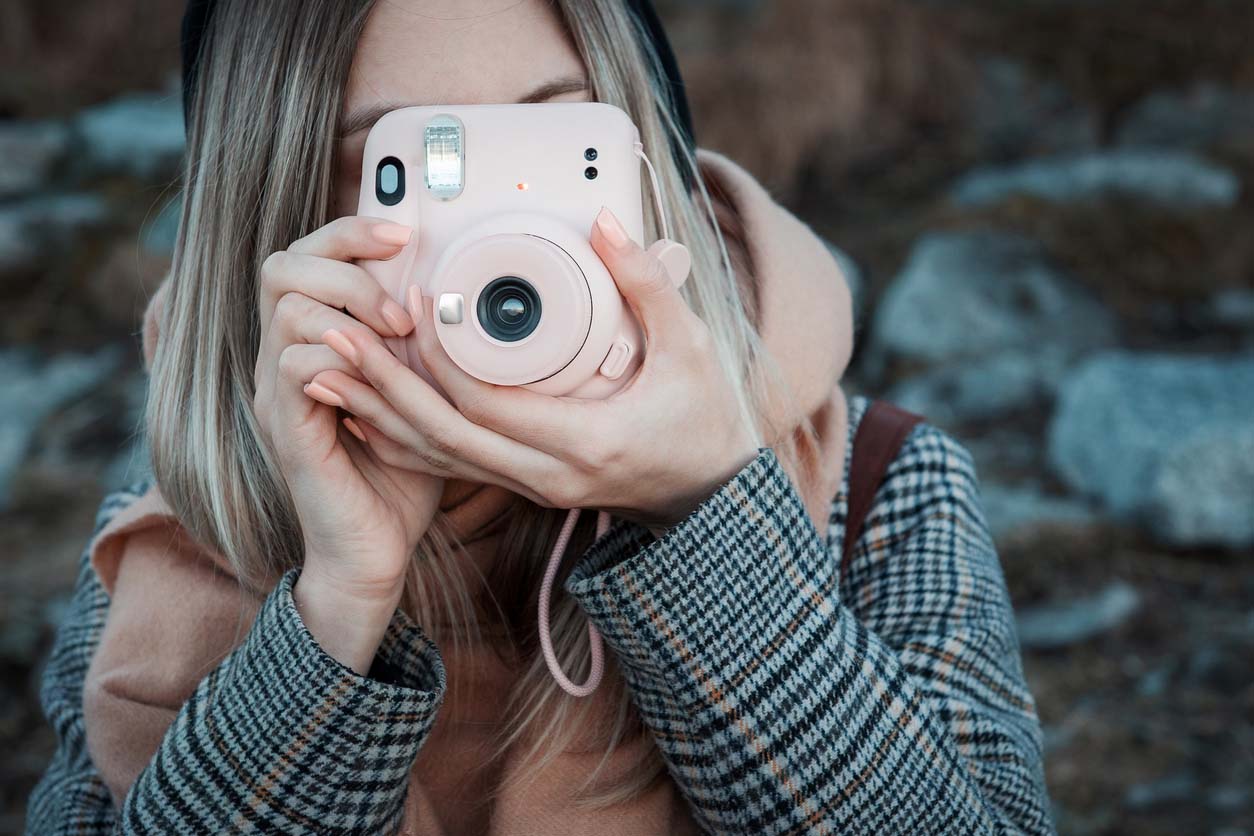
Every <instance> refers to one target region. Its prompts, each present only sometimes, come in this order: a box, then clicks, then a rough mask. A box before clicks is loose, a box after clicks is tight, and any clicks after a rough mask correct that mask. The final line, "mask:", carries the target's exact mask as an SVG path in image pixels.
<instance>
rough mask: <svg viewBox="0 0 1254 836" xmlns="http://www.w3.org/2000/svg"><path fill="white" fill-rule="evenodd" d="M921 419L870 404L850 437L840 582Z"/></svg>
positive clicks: (887, 405)
mask: <svg viewBox="0 0 1254 836" xmlns="http://www.w3.org/2000/svg"><path fill="white" fill-rule="evenodd" d="M922 420H923V416H922V415H915V414H914V413H913V412H907V411H906V410H904V409H902V408H900V407H898V406H894V405H893V404H891V403H888V402H887V401H872V402H871V405H870V406H868V407H867V411H866V414H864V415H863V416H862V420H861V421H860V422H859V423H858V431H857V432H856V433H854V436H853V456H852V459H851V460H850V462H849V505H848V513H847V514H846V515H845V542H844V548H843V551H842V553H841V556H840V579H841V581H842V582H843V581H844V579H845V573H846V572H847V571H848V567H849V561H850V560H851V559H852V557H853V547H854V546H855V545H856V544H857V542H858V538H859V537H861V536H862V526H863V524H864V523H866V516H867V514H868V513H870V511H871V504H872V503H873V502H874V501H875V494H876V492H878V491H879V488H880V483H881V482H883V481H884V473H885V472H886V471H887V470H888V466H889V465H890V464H892V461H893V459H895V458H897V451H898V450H900V449H901V445H902V442H904V441H905V440H906V436H908V435H910V431H911V430H912V429H914V426H915V424H918V423H919V422H920V421H922Z"/></svg>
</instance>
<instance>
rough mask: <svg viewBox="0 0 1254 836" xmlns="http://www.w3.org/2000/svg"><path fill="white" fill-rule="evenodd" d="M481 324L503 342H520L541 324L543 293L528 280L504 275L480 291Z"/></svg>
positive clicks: (478, 310)
mask: <svg viewBox="0 0 1254 836" xmlns="http://www.w3.org/2000/svg"><path fill="white" fill-rule="evenodd" d="M477 313H478V316H479V324H480V325H481V326H483V330H484V331H487V332H488V335H489V336H491V337H494V338H495V339H498V340H501V341H502V342H517V341H518V340H521V339H522V338H523V337H526V336H527V335H528V334H530V333H531V332H532V331H534V330H536V326H537V325H539V324H540V294H539V293H537V292H536V289H535V288H534V287H533V286H532V285H531V282H529V281H527V280H526V279H521V278H519V277H518V276H501V277H500V278H498V279H493V280H492V281H491V282H490V283H489V284H488V286H487V287H485V288H484V289H483V292H482V293H480V294H479V304H478V307H477Z"/></svg>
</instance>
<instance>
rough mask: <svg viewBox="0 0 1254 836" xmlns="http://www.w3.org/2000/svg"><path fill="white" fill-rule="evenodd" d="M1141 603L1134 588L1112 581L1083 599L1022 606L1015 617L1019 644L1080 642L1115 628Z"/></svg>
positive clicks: (1049, 647)
mask: <svg viewBox="0 0 1254 836" xmlns="http://www.w3.org/2000/svg"><path fill="white" fill-rule="evenodd" d="M1140 604H1141V596H1140V595H1139V594H1138V593H1137V591H1136V589H1135V588H1133V587H1132V586H1130V585H1128V584H1127V583H1124V582H1123V581H1115V582H1114V583H1111V584H1109V585H1108V586H1106V587H1105V588H1104V589H1102V591H1101V592H1098V593H1097V594H1095V595H1092V596H1088V597H1085V598H1077V599H1074V600H1071V601H1062V602H1055V603H1049V604H1038V605H1036V606H1028V607H1021V608H1020V609H1019V612H1018V616H1017V621H1018V633H1019V644H1020V646H1022V647H1023V648H1025V649H1032V650H1052V649H1057V648H1061V647H1067V646H1068V645H1073V644H1079V643H1080V642H1084V641H1088V640H1089V639H1092V638H1095V637H1097V636H1100V635H1101V634H1102V633H1105V632H1107V631H1109V630H1112V629H1114V628H1115V627H1118V626H1119V625H1120V624H1122V623H1123V622H1124V621H1126V620H1127V619H1128V618H1129V617H1130V616H1131V615H1132V614H1133V613H1135V612H1136V611H1137V608H1138V607H1140Z"/></svg>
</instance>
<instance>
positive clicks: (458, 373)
mask: <svg viewBox="0 0 1254 836" xmlns="http://www.w3.org/2000/svg"><path fill="white" fill-rule="evenodd" d="M409 303H410V304H409V307H410V312H411V313H412V314H413V316H414V323H415V327H416V329H417V343H418V356H419V358H420V359H421V360H422V364H423V366H425V367H426V369H427V371H428V372H430V373H431V376H432V377H433V378H434V379H435V381H436V383H438V384H440V387H441V388H442V389H443V390H444V391H445V393H446V394H447V395H448V397H449V399H450V400H452V402H453V405H454V406H455V407H457V410H458V411H459V412H460V413H461V414H462V416H463V417H465V418H466V419H467V420H468V421H471V422H473V423H475V424H478V425H479V426H482V427H488V428H490V429H493V430H496V431H497V432H500V433H503V434H504V435H506V436H509V437H510V438H512V439H514V440H515V441H520V442H522V443H524V444H527V445H529V446H532V447H535V448H537V449H540V450H543V451H544V452H546V453H550V454H553V455H556V456H558V458H561V456H560V455H559V454H560V453H561V452H562V450H564V449H565V447H566V446H567V445H568V443H569V441H570V439H573V438H577V437H579V435H580V434H581V433H586V432H595V431H596V427H595V426H592V425H591V424H593V423H594V416H592V415H590V414H589V409H588V407H587V404H586V402H584V401H581V400H578V399H575V398H556V397H552V396H549V395H541V394H539V393H537V392H532V391H531V390H529V389H524V388H522V387H521V386H498V385H497V384H494V383H488V382H487V381H484V380H480V379H479V378H477V377H475V376H474V375H471V374H469V373H468V372H467V371H466V370H465V369H463V368H462V367H461V366H459V365H457V364H456V363H454V362H453V358H451V357H449V356H448V352H447V351H445V350H444V345H443V344H442V343H441V342H440V338H439V336H438V335H437V334H436V331H435V322H434V320H433V319H432V318H431V307H432V305H431V300H430V299H424V298H423V297H422V296H421V294H420V293H419V291H418V288H417V287H416V286H413V287H410V289H409Z"/></svg>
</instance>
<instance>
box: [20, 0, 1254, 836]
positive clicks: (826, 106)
mask: <svg viewBox="0 0 1254 836" xmlns="http://www.w3.org/2000/svg"><path fill="white" fill-rule="evenodd" d="M661 11H662V12H663V16H664V17H665V19H666V21H667V23H668V25H669V27H670V30H671V33H672V38H673V40H674V43H675V47H676V50H677V52H678V53H679V56H680V61H681V64H682V66H683V69H684V72H685V75H686V78H687V80H688V84H689V87H690V96H691V99H692V103H693V107H694V110H695V116H696V124H697V133H698V140H699V142H700V144H701V145H703V146H707V147H710V148H715V149H718V150H720V151H723V152H724V153H727V154H729V155H730V156H732V157H733V158H734V159H736V160H738V161H740V162H741V163H742V164H743V165H745V166H746V167H747V168H748V169H749V170H750V171H752V172H753V173H754V174H756V175H757V176H758V177H759V178H760V179H761V180H762V181H763V182H764V183H765V184H766V185H767V186H768V187H769V188H770V190H771V191H772V193H773V194H774V195H775V196H776V198H777V199H778V200H779V201H780V202H782V203H784V204H785V205H787V206H789V207H790V208H791V209H793V210H794V211H795V212H796V213H797V214H798V215H799V216H800V217H802V218H803V219H804V220H806V221H807V222H808V223H810V224H811V225H812V226H813V227H814V229H815V230H816V231H817V232H819V233H820V234H821V235H823V236H824V237H825V238H826V239H827V240H828V241H830V242H831V243H832V245H833V246H834V247H837V248H839V251H840V253H841V257H842V258H844V259H845V260H846V264H847V266H848V269H849V273H850V276H851V279H852V280H853V281H854V282H855V286H856V300H857V304H858V325H857V328H858V351H857V355H856V358H855V363H854V367H853V369H852V370H851V372H850V375H849V379H848V380H849V388H850V390H851V391H858V392H865V393H870V394H874V395H878V396H885V397H889V398H891V399H894V400H896V401H897V402H898V403H900V404H901V405H903V406H906V407H907V408H910V409H913V410H915V411H918V412H921V413H923V414H925V415H926V416H927V417H928V418H929V419H931V420H932V421H933V422H934V423H936V424H938V425H940V426H942V427H944V428H945V429H947V430H949V431H951V432H952V433H954V434H955V435H957V436H958V437H959V438H960V439H961V440H962V441H963V442H964V443H965V444H966V445H967V446H968V447H969V448H970V449H971V451H972V452H973V454H974V455H975V457H976V459H977V461H978V464H979V469H980V474H981V478H982V483H983V484H982V491H983V498H984V502H985V505H986V508H987V512H988V516H989V520H990V523H991V525H992V528H993V530H994V533H995V536H996V539H997V542H998V545H999V550H1000V553H1001V556H1002V559H1003V562H1004V566H1005V572H1006V577H1007V581H1008V583H1009V586H1010V589H1011V592H1012V594H1013V596H1014V599H1015V603H1016V605H1017V607H1018V614H1019V632H1020V639H1021V642H1022V646H1023V651H1024V660H1025V665H1026V668H1027V673H1028V678H1029V680H1030V683H1031V686H1032V689H1033V691H1034V693H1035V694H1036V697H1037V701H1038V705H1039V710H1040V714H1041V718H1042V722H1043V725H1044V729H1045V743H1046V758H1047V774H1048V782H1049V789H1050V793H1051V795H1052V798H1053V802H1054V805H1055V816H1056V820H1057V823H1058V826H1059V829H1060V831H1061V832H1062V833H1067V834H1115V833H1138V834H1141V833H1145V834H1184V833H1200V834H1214V836H1236V834H1243V833H1254V676H1252V672H1254V418H1252V417H1251V416H1254V50H1252V49H1251V41H1252V39H1254V3H1251V2H1249V0H1088V2H1079V0H931V2H927V0H776V2H765V0H761V1H759V2H755V0H701V2H679V1H678V0H671V2H667V3H664V4H662V6H661ZM181 12H182V4H181V3H180V2H178V0H162V1H161V2H156V0H142V1H141V0H111V2H109V3H108V4H104V3H93V2H88V0H45V2H38V3H37V2H34V0H6V2H5V3H4V5H3V7H0V306H2V310H3V317H2V319H0V402H2V403H3V410H0V525H2V526H3V531H4V543H5V546H6V551H5V553H4V554H3V555H2V556H0V670H2V671H3V684H2V685H0V752H3V753H4V754H3V755H2V756H0V833H11V832H18V831H20V829H21V824H22V820H23V810H24V802H25V797H26V794H27V793H28V792H29V790H30V787H31V786H32V784H33V783H34V781H35V780H36V778H37V776H38V774H39V772H40V771H41V770H42V769H43V767H44V765H45V764H46V762H47V759H48V757H49V754H50V752H51V750H52V747H53V737H52V733H51V731H50V730H49V729H48V728H47V727H46V725H45V724H44V721H43V720H42V718H41V716H40V713H39V709H38V703H37V694H38V678H39V672H40V665H41V661H42V659H43V657H44V655H45V654H46V652H47V650H48V647H49V645H50V642H51V638H52V634H53V630H54V627H55V624H56V623H57V620H58V618H59V616H60V613H61V612H62V610H63V607H64V605H65V602H66V601H67V599H68V595H69V591H70V587H71V584H72V582H73V579H74V574H75V567H76V565H77V561H78V558H79V554H80V552H81V550H82V548H83V546H84V545H85V543H86V541H87V539H88V537H89V535H90V533H91V528H92V519H93V515H94V512H95V509H96V506H97V503H98V502H99V500H100V499H101V497H102V496H103V494H104V492H105V491H106V490H107V489H109V488H112V487H115V486H118V485H120V484H123V483H125V482H126V481H128V480H131V479H134V478H135V477H136V476H138V475H141V474H142V473H143V462H144V458H145V457H144V454H143V451H142V450H141V449H139V448H138V446H137V443H136V438H135V426H136V421H137V419H138V416H139V412H140V408H141V406H142V402H143V393H144V377H143V374H142V368H141V363H140V352H139V345H138V340H137V333H138V321H139V315H140V313H141V312H142V309H143V305H144V302H145V301H146V299H147V297H148V296H149V294H151V292H152V291H153V289H154V288H155V286H156V284H157V282H158V281H159V280H160V278H161V277H162V275H163V272H164V270H165V269H166V267H167V265H168V261H169V256H170V249H171V247H172V244H173V240H174V234H175V219H174V215H173V213H172V211H171V208H170V207H171V201H172V200H173V199H175V197H176V191H177V183H176V181H175V177H176V174H177V171H178V163H179V159H180V154H181V151H182V120H181V110H180V101H179V96H178V89H177V84H178V82H177V69H178V55H177V29H178V22H179V18H180V15H181ZM823 338H824V335H823V334H815V335H814V339H816V340H821V339H823Z"/></svg>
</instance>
